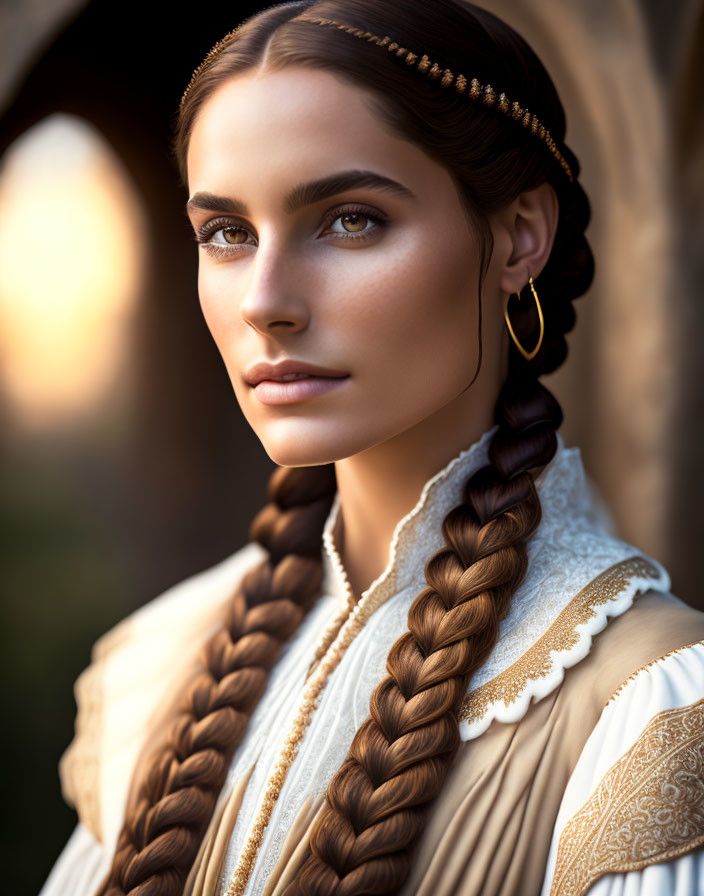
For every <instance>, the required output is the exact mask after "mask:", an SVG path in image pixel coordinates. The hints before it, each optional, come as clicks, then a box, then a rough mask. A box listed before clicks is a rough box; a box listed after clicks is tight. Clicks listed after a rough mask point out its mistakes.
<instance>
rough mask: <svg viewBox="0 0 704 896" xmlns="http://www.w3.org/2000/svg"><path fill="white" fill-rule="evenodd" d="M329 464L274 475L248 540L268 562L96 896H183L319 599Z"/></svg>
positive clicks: (253, 578)
mask: <svg viewBox="0 0 704 896" xmlns="http://www.w3.org/2000/svg"><path fill="white" fill-rule="evenodd" d="M335 489H336V479H335V470H334V466H333V465H332V464H325V465H324V466H321V467H291V468H286V467H278V468H277V469H276V470H275V471H274V473H273V474H272V476H271V479H270V480H269V487H268V497H269V503H267V504H266V505H265V506H264V507H263V508H262V509H261V510H260V511H259V513H258V514H257V515H256V516H255V518H254V519H253V520H252V523H251V525H250V531H249V536H250V539H251V540H252V541H257V542H259V544H261V545H262V546H263V547H264V548H266V550H267V552H268V556H267V557H265V558H264V559H263V560H262V561H261V562H260V563H258V564H257V565H256V566H255V567H253V568H252V569H251V570H250V571H249V572H248V573H247V574H246V575H245V576H244V577H243V579H242V581H241V582H240V583H239V585H238V587H237V590H236V592H235V594H234V595H233V598H232V600H231V601H230V604H229V607H228V616H227V620H226V624H225V625H224V626H223V627H222V629H220V630H219V631H218V632H217V633H216V634H215V635H214V636H213V637H212V638H211V640H210V641H209V642H208V643H207V645H206V646H205V648H204V650H203V653H202V671H201V672H200V674H199V675H198V676H197V677H196V678H195V680H194V681H192V682H191V684H190V685H189V687H188V691H187V693H186V694H185V696H184V700H183V701H182V704H181V706H180V709H179V711H178V713H177V715H176V718H175V719H174V721H173V723H172V726H171V729H170V731H169V732H168V734H167V737H166V740H165V743H164V746H163V747H162V748H161V749H160V751H159V752H158V753H157V754H156V755H155V757H154V759H153V761H152V765H151V766H150V767H149V770H148V772H147V774H146V776H145V778H144V780H143V781H142V782H141V784H140V787H139V791H138V795H137V798H136V801H135V808H134V811H133V813H132V815H131V816H130V817H129V818H127V820H126V821H125V824H124V825H123V828H122V830H121V832H120V837H119V841H118V844H117V849H116V854H115V859H114V861H113V866H112V869H111V872H110V876H109V878H108V880H107V881H106V883H105V884H104V885H103V888H102V889H101V892H102V893H106V894H117V893H133V894H137V893H139V894H142V893H144V894H147V893H149V894H152V893H154V894H156V893H180V892H181V890H182V889H183V883H184V881H185V879H186V876H187V874H188V871H189V869H190V867H191V865H192V864H193V862H194V860H195V857H196V854H197V852H198V848H199V846H200V842H201V840H202V839H203V835H204V833H205V829H206V827H207V825H208V822H209V821H210V818H211V816H212V814H213V810H214V808H215V802H216V800H217V797H218V794H219V792H220V790H221V788H222V786H223V784H224V783H225V777H226V775H227V769H228V765H229V762H230V760H231V758H232V755H233V753H234V751H235V748H236V746H237V744H239V743H240V741H241V740H242V737H243V736H244V733H245V731H246V728H247V723H248V721H249V716H250V715H251V713H252V710H253V709H254V707H255V706H256V704H257V702H258V700H259V698H260V697H261V695H262V692H263V691H264V688H265V686H266V682H267V677H268V674H269V671H270V669H271V667H272V666H273V665H274V663H275V662H276V659H277V657H278V655H279V653H280V651H281V646H282V644H283V643H284V642H285V641H286V640H287V639H288V638H289V637H290V636H291V634H292V633H293V632H294V631H295V630H296V628H297V627H298V625H299V623H300V621H301V619H302V618H303V616H304V614H305V613H306V611H307V610H308V609H309V608H310V606H311V604H312V603H313V601H314V600H315V598H316V597H317V596H318V594H319V593H320V587H321V582H322V566H321V554H320V542H321V533H322V528H323V525H324V523H325V519H326V517H327V516H328V514H329V512H330V510H331V508H332V502H333V498H334V496H335Z"/></svg>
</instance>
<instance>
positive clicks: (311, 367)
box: [244, 358, 349, 386]
mask: <svg viewBox="0 0 704 896" xmlns="http://www.w3.org/2000/svg"><path fill="white" fill-rule="evenodd" d="M287 373H307V374H310V376H314V377H336V378H340V379H343V378H346V377H347V376H349V374H347V373H344V372H343V371H341V370H334V369H333V368H332V367H320V366H319V365H317V364H308V363H306V362H305V361H296V360H295V359H294V358H286V359H284V360H283V361H279V362H278V363H277V364H269V363H267V362H266V361H259V362H258V363H257V364H253V365H252V366H251V367H250V368H249V370H248V371H247V372H246V373H245V375H244V378H245V381H246V382H247V383H249V385H250V386H256V385H257V384H258V383H261V382H262V381H263V380H267V381H269V382H272V381H275V380H276V379H277V378H278V377H281V376H284V375H285V374H287ZM279 385H286V384H285V383H279Z"/></svg>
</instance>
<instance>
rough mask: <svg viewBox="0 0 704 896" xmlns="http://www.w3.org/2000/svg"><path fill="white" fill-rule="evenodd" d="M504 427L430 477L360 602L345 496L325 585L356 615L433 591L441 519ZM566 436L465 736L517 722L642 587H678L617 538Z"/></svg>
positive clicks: (478, 680)
mask: <svg viewBox="0 0 704 896" xmlns="http://www.w3.org/2000/svg"><path fill="white" fill-rule="evenodd" d="M497 428H498V426H497V425H495V426H493V427H492V428H491V429H489V430H487V431H486V432H485V433H484V434H483V435H482V436H481V438H480V439H479V440H478V441H476V442H474V443H473V444H472V445H470V446H469V447H468V448H466V449H464V450H462V451H460V453H459V454H458V455H456V456H455V457H454V458H453V459H452V460H450V461H449V462H448V464H447V465H446V466H445V467H444V468H443V469H442V470H440V471H439V472H438V473H436V474H435V475H434V476H432V477H431V478H430V479H429V480H428V481H427V482H426V483H425V485H424V487H423V489H422V492H421V495H420V498H419V499H418V502H417V503H416V505H415V507H413V509H412V510H411V511H410V512H409V513H408V514H406V516H404V517H403V518H402V519H401V520H400V521H399V522H398V524H397V525H396V528H395V530H394V533H393V537H392V541H391V545H390V551H389V561H388V563H387V566H386V568H385V569H384V571H383V572H382V573H381V575H380V576H379V577H378V578H377V579H375V581H374V582H372V583H371V585H370V586H369V588H367V589H366V591H364V592H363V593H362V595H361V596H360V601H359V604H358V605H356V606H355V604H354V599H353V597H352V591H351V588H350V585H349V582H348V579H347V575H346V573H345V569H344V566H343V564H342V560H341V558H340V555H339V552H338V550H337V547H336V540H335V535H336V532H337V528H338V525H339V522H340V520H339V517H340V500H339V493H338V494H337V495H336V496H335V500H334V502H333V505H332V507H331V509H330V513H329V515H328V518H327V520H326V522H325V526H324V529H323V576H324V579H323V587H324V589H325V592H326V593H330V594H333V595H336V596H337V598H338V599H339V601H340V604H341V607H342V608H344V607H345V606H346V607H347V608H348V609H349V610H350V611H351V612H364V613H370V612H371V613H373V612H374V611H375V610H376V609H378V607H379V606H381V605H382V604H383V603H385V602H386V601H387V600H389V599H390V598H392V597H393V596H394V595H395V594H397V593H398V592H399V591H402V590H405V589H408V588H411V589H414V590H415V592H416V593H419V592H420V591H421V590H422V589H423V588H425V587H426V586H427V582H426V580H425V574H424V570H425V563H426V562H427V560H428V558H429V557H430V556H431V555H432V554H433V553H435V552H436V551H437V550H440V549H441V548H442V547H443V546H444V541H443V538H442V528H441V525H442V520H443V519H444V517H445V515H446V514H447V512H448V511H449V510H450V509H451V508H452V507H453V506H454V505H455V504H457V503H459V501H460V500H461V495H462V490H463V487H464V483H465V481H466V480H467V478H468V477H469V476H470V475H471V474H472V473H473V472H475V471H476V470H478V469H479V468H480V467H482V466H483V465H484V464H486V463H487V461H488V448H489V443H490V441H491V438H492V436H493V434H494V432H495V431H496V429H497ZM557 443H558V447H557V451H556V453H555V455H554V457H553V458H552V460H551V461H550V463H549V464H547V465H546V467H545V468H544V469H543V470H542V472H541V473H540V475H539V476H538V477H537V478H536V488H537V491H538V495H539V497H540V501H541V507H542V516H541V522H540V525H539V527H538V529H537V530H536V532H535V533H534V535H533V537H532V538H531V539H530V540H529V542H528V543H527V546H526V547H527V552H528V571H527V573H526V577H525V579H524V580H523V582H522V584H521V586H520V587H519V588H518V590H517V591H516V592H515V594H514V596H513V599H512V602H511V608H510V610H509V613H508V615H507V616H506V618H505V619H503V620H502V622H501V627H500V635H499V639H498V641H497V643H496V644H495V645H494V648H493V650H492V651H491V653H490V654H489V656H488V658H487V660H486V661H485V662H484V663H483V665H482V666H481V667H480V668H479V669H478V670H477V671H476V672H475V674H474V676H473V677H472V680H471V681H470V686H469V690H468V693H467V697H466V698H465V701H464V705H463V708H462V712H461V722H460V734H461V736H462V738H463V739H465V740H468V739H471V738H473V737H477V736H479V735H480V734H482V733H483V732H484V731H485V730H486V729H487V728H488V727H489V725H490V724H491V722H492V721H493V720H494V719H497V720H498V721H500V722H515V721H518V719H520V718H521V717H522V716H523V715H524V714H525V712H526V711H527V709H528V706H529V704H530V701H531V699H534V700H540V699H542V698H543V697H545V696H547V694H549V693H550V692H551V691H552V690H554V688H556V687H557V686H558V685H559V683H560V682H561V681H562V679H563V677H564V674H565V669H567V668H569V667H570V666H573V665H574V664H575V663H578V662H579V661H580V660H581V659H583V658H584V657H585V656H586V655H587V654H588V653H589V650H590V647H591V643H592V638H593V636H594V635H596V634H597V633H598V632H600V631H602V629H604V628H605V627H606V625H607V624H608V621H609V619H610V618H613V617H615V616H618V615H620V614H621V613H623V612H625V610H627V609H628V607H630V606H631V604H632V603H633V600H634V598H635V597H636V596H637V594H639V593H641V592H644V591H647V590H649V589H655V590H659V591H669V590H670V587H671V582H670V577H669V575H668V573H667V571H666V570H665V569H664V567H663V566H662V565H661V564H660V563H658V562H657V561H656V560H654V559H653V558H651V557H648V556H647V555H646V554H644V553H642V552H641V551H639V550H638V549H637V548H635V547H633V545H630V544H628V543H627V542H625V541H621V540H620V539H618V538H617V537H616V536H615V534H614V525H613V521H612V519H611V517H610V515H609V512H608V510H607V509H606V506H605V504H604V502H603V501H602V499H601V497H600V495H599V494H598V492H597V490H596V488H595V486H594V485H593V483H592V482H591V480H590V479H589V477H588V476H587V475H586V473H585V470H584V465H583V462H582V456H581V451H580V449H579V448H578V447H570V448H566V447H565V444H564V440H563V438H562V436H561V434H560V433H557ZM400 634H401V633H400V632H399V635H400Z"/></svg>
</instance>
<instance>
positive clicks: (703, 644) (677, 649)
mask: <svg viewBox="0 0 704 896" xmlns="http://www.w3.org/2000/svg"><path fill="white" fill-rule="evenodd" d="M697 645H699V646H701V647H704V640H701V641H692V643H691V644H683V645H682V647H675V648H674V649H673V650H668V652H667V653H663V654H662V656H658V657H656V658H655V659H654V660H650V662H648V663H644V665H642V666H641V667H640V668H639V669H636V671H635V672H631V674H630V675H629V676H628V678H626V679H624V681H622V682H621V684H620V685H619V686H618V687H617V688H616V690H615V691H614V692H613V694H612V695H611V696H610V697H609V699H608V700H607V701H606V703H605V704H604V709H606V707H607V706H608V705H609V703H611V701H612V700H614V699H615V698H616V697H618V695H619V694H620V693H621V691H622V690H623V689H624V688H625V687H626V685H627V684H628V682H629V681H632V680H633V679H634V678H636V676H638V675H640V673H641V672H643V671H644V670H645V669H648V668H650V666H654V665H655V664H656V663H659V662H660V661H661V660H666V659H667V658H668V657H669V656H674V654H676V653H680V652H681V651H683V650H689V648H690V647H696V646H697Z"/></svg>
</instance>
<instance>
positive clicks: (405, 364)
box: [187, 67, 505, 466]
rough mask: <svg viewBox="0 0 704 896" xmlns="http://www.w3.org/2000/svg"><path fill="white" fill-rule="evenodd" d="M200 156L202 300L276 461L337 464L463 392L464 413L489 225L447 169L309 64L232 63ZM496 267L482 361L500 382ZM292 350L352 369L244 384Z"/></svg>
mask: <svg viewBox="0 0 704 896" xmlns="http://www.w3.org/2000/svg"><path fill="white" fill-rule="evenodd" d="M187 167H188V181H189V188H190V197H191V199H190V202H189V209H188V211H189V217H190V220H191V222H192V225H193V228H194V230H195V231H196V235H197V237H198V239H199V240H201V242H200V243H199V248H198V251H199V255H200V260H199V276H198V289H199V295H200V302H201V306H202V309H203V313H204V316H205V319H206V322H207V325H208V327H209V329H210V332H211V333H212V336H213V338H214V340H215V342H216V344H217V346H218V349H219V350H220V353H221V354H222V357H223V360H224V362H225V365H226V367H227V370H228V373H229V376H230V379H231V381H232V385H233V388H234V391H235V395H236V396H237V400H238V402H239V404H240V406H241V408H242V411H243V413H244V415H245V417H246V419H247V421H248V422H249V424H250V425H251V427H252V428H253V430H254V431H255V433H256V434H257V436H258V437H259V439H260V440H261V442H262V444H263V446H264V448H265V450H266V452H267V453H268V455H269V456H270V458H271V459H272V460H273V461H274V462H275V463H278V464H282V465H285V466H299V465H311V464H319V463H329V462H332V461H335V460H339V459H341V458H345V457H350V456H351V455H354V454H357V453H358V452H362V451H364V450H366V449H368V448H370V447H372V446H375V445H378V444H380V443H382V442H385V441H387V440H389V439H392V438H394V437H396V436H398V435H399V434H401V433H405V432H406V431H408V430H411V429H413V428H414V427H418V426H424V425H428V423H430V422H431V421H432V418H433V415H435V414H437V413H438V412H439V411H440V409H442V408H446V407H447V406H448V405H449V403H451V402H453V401H455V400H456V401H458V402H464V403H465V405H464V407H465V409H466V407H467V405H466V402H467V401H468V400H469V399H471V393H473V392H474V391H475V390H476V389H478V388H479V389H481V388H482V386H481V383H482V379H481V378H479V379H478V380H477V381H476V382H475V384H474V385H473V386H472V387H471V388H470V389H469V390H467V392H466V393H463V390H464V389H465V387H466V386H467V384H468V383H469V382H470V381H471V380H472V378H473V376H474V374H475V371H476V366H477V361H478V334H477V328H478V300H477V281H478V263H479V258H478V251H479V243H478V238H477V237H476V236H475V235H474V233H473V232H472V231H471V230H470V227H469V224H468V218H467V216H466V213H465V211H464V209H463V208H462V206H461V204H460V200H459V196H458V193H457V191H456V188H455V186H454V184H453V181H452V180H451V178H450V175H449V174H448V172H447V171H446V170H445V169H444V168H443V167H442V166H440V165H439V164H437V163H435V162H434V161H432V160H431V159H430V158H429V157H427V156H426V155H425V154H424V153H423V152H422V151H421V150H420V149H419V148H418V147H416V146H415V145H414V144H411V143H410V142H408V141H406V140H403V139H401V138H399V137H398V136H394V135H392V134H391V133H390V131H389V130H387V129H386V128H385V127H384V126H383V125H382V123H381V122H380V120H379V119H378V118H377V117H376V116H375V115H374V114H373V112H372V111H371V110H370V108H369V95H368V94H366V93H365V92H363V91H361V90H360V89H359V88H356V87H354V86H352V85H350V84H349V83H348V82H344V81H343V80H342V79H338V78H337V77H335V76H333V75H331V74H329V73H327V72H322V71H318V70H314V69H307V68H303V67H289V68H286V69H283V70H281V71H278V72H267V73H259V74H253V73H246V74H243V75H239V76H236V77H234V78H232V79H231V80H229V81H228V82H226V83H225V84H223V85H222V86H221V87H220V88H219V89H218V90H217V91H216V92H215V93H214V94H213V95H212V96H211V97H210V99H209V100H208V102H207V103H206V104H205V105H204V107H203V108H202V109H201V111H200V113H199V116H198V118H197V120H196V123H195V126H194V129H193V133H192V137H191V140H190V145H189V149H188V157H187ZM492 276H493V275H492V273H491V269H490V273H489V276H488V277H487V280H486V282H485V285H484V290H483V292H484V301H483V306H484V307H483V320H482V327H483V338H484V357H483V360H482V372H484V368H485V367H487V368H488V369H489V370H493V371H494V373H495V376H494V379H495V381H496V382H500V379H501V376H500V371H499V368H498V365H499V360H498V355H499V349H498V346H500V345H501V344H502V339H503V336H504V335H505V334H504V333H503V326H502V324H503V308H502V307H499V306H500V302H498V301H496V298H497V297H498V292H499V288H498V285H497V282H496V278H495V277H494V281H492ZM492 293H493V294H494V301H493V302H491V296H492ZM487 306H489V307H487ZM492 306H495V307H492ZM492 346H493V348H492ZM495 356H496V357H495ZM284 359H293V360H295V361H300V362H303V363H306V364H310V365H315V366H318V367H322V368H324V369H325V370H326V371H327V372H328V373H335V374H336V375H337V376H338V378H336V379H332V378H325V379H320V378H317V379H309V380H303V381H301V382H300V383H292V384H290V385H287V384H274V383H271V382H269V383H266V382H264V383H263V384H262V385H261V386H256V387H254V386H252V385H250V383H249V382H248V381H247V379H246V377H247V374H248V371H249V370H250V368H251V367H252V366H253V365H255V364H257V363H258V362H268V363H270V364H276V363H277V362H280V361H282V360H284ZM343 375H344V378H340V377H342V376H343ZM461 393H462V394H461ZM492 401H493V400H492ZM459 408H460V405H459V404H458V410H459Z"/></svg>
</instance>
